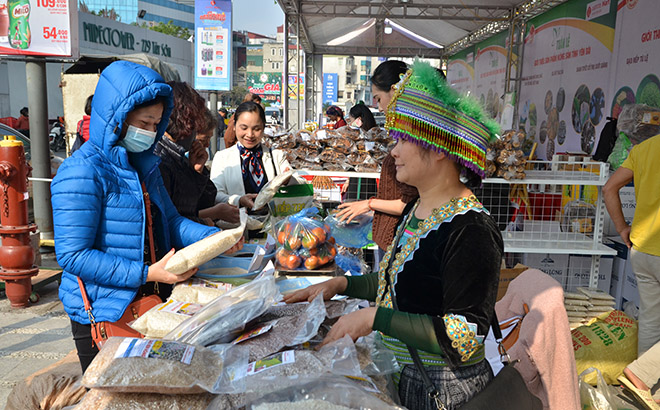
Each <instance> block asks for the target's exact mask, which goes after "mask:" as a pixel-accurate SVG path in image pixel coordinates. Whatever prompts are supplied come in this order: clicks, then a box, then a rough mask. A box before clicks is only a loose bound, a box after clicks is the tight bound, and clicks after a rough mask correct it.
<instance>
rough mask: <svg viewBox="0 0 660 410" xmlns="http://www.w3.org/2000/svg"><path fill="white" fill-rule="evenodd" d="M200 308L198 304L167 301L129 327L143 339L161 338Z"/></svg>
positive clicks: (150, 310)
mask: <svg viewBox="0 0 660 410" xmlns="http://www.w3.org/2000/svg"><path fill="white" fill-rule="evenodd" d="M201 308H202V305H200V304H198V303H188V302H178V301H176V300H173V299H169V300H168V301H167V302H165V303H160V304H158V305H156V306H154V307H153V308H151V309H149V311H147V313H145V314H144V315H142V316H140V317H139V318H138V319H137V320H135V321H133V322H131V323H130V324H129V326H130V327H131V328H133V329H135V330H137V331H138V332H140V333H142V334H143V335H144V336H145V337H155V338H161V337H163V336H165V335H166V334H168V333H169V332H171V331H172V329H174V328H175V327H177V326H178V325H179V324H181V322H183V321H184V320H186V319H188V318H189V317H190V316H192V315H194V314H195V312H197V311H198V310H200V309H201Z"/></svg>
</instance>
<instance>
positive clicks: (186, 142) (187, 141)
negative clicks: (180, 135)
mask: <svg viewBox="0 0 660 410" xmlns="http://www.w3.org/2000/svg"><path fill="white" fill-rule="evenodd" d="M193 141H195V134H193V135H191V136H190V137H188V138H184V139H182V140H180V141H177V142H176V143H177V144H178V145H179V146H180V147H182V148H183V149H185V150H186V151H190V148H191V147H192V144H193Z"/></svg>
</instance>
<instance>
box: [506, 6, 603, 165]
mask: <svg viewBox="0 0 660 410" xmlns="http://www.w3.org/2000/svg"><path fill="white" fill-rule="evenodd" d="M615 20H616V4H615V2H614V1H613V0H596V1H592V0H570V1H568V2H566V3H564V4H561V5H559V6H557V7H555V8H553V9H551V10H549V11H548V12H546V13H544V14H542V15H540V16H538V17H535V18H533V19H531V20H530V21H529V22H528V23H527V26H526V33H525V40H524V41H525V45H524V47H525V48H524V58H523V66H522V71H523V75H522V84H521V87H520V99H519V102H518V114H519V118H518V120H519V127H520V128H521V129H524V130H525V131H526V132H527V135H528V137H531V138H533V139H534V140H535V141H536V142H538V148H537V150H536V153H537V155H538V157H539V158H541V159H551V158H552V156H553V155H554V154H555V153H561V152H569V153H583V154H588V155H591V154H592V153H593V151H594V150H595V149H596V145H597V143H598V137H599V135H600V131H601V129H602V127H603V126H604V125H605V122H606V120H605V118H606V117H607V114H608V112H607V111H606V110H607V109H608V108H607V104H608V103H606V101H607V102H609V101H610V100H611V96H609V95H607V94H606V93H609V89H610V83H609V80H610V71H611V70H610V62H611V61H612V51H613V47H614V24H615Z"/></svg>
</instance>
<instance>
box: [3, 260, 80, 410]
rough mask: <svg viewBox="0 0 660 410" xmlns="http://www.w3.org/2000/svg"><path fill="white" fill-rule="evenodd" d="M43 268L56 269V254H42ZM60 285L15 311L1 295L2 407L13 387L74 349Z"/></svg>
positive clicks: (50, 286)
mask: <svg viewBox="0 0 660 410" xmlns="http://www.w3.org/2000/svg"><path fill="white" fill-rule="evenodd" d="M42 266H49V267H56V266H57V264H56V263H55V261H54V254H52V253H51V254H42ZM57 288H58V283H57V282H51V283H49V284H48V285H45V286H44V287H43V288H41V289H39V291H38V294H39V297H40V299H39V301H38V302H37V303H34V304H31V305H30V306H29V307H27V308H25V309H12V308H11V306H10V305H9V300H7V298H6V296H5V294H4V292H1V293H0V315H1V317H2V321H1V323H0V405H1V407H2V408H4V406H5V403H6V401H7V396H8V395H9V392H11V390H12V388H13V387H14V385H15V384H16V383H17V382H19V381H21V380H23V379H24V378H25V377H27V376H29V375H31V374H32V373H34V372H36V371H38V370H41V369H43V368H44V367H47V366H49V365H51V364H52V363H55V362H56V361H58V360H61V359H62V358H64V356H66V355H67V353H69V352H70V351H71V350H73V349H75V346H74V343H73V338H72V336H71V327H70V322H69V318H68V316H67V315H66V313H64V310H63V309H62V303H61V302H60V301H59V299H58V297H57Z"/></svg>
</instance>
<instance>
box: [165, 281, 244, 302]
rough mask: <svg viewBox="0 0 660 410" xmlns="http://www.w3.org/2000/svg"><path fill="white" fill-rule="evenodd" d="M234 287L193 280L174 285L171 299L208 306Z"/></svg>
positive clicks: (226, 284) (220, 283) (227, 284)
mask: <svg viewBox="0 0 660 410" xmlns="http://www.w3.org/2000/svg"><path fill="white" fill-rule="evenodd" d="M233 287H234V286H233V285H231V284H229V283H222V282H211V281H208V280H204V279H198V278H191V279H188V280H187V281H185V282H180V283H177V284H176V285H174V289H172V295H170V299H174V300H180V301H183V302H190V303H199V304H200V305H206V304H207V303H209V302H212V301H213V300H215V299H216V298H217V297H219V296H222V295H224V294H225V293H227V292H228V291H230V290H231V289H232V288H233Z"/></svg>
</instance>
